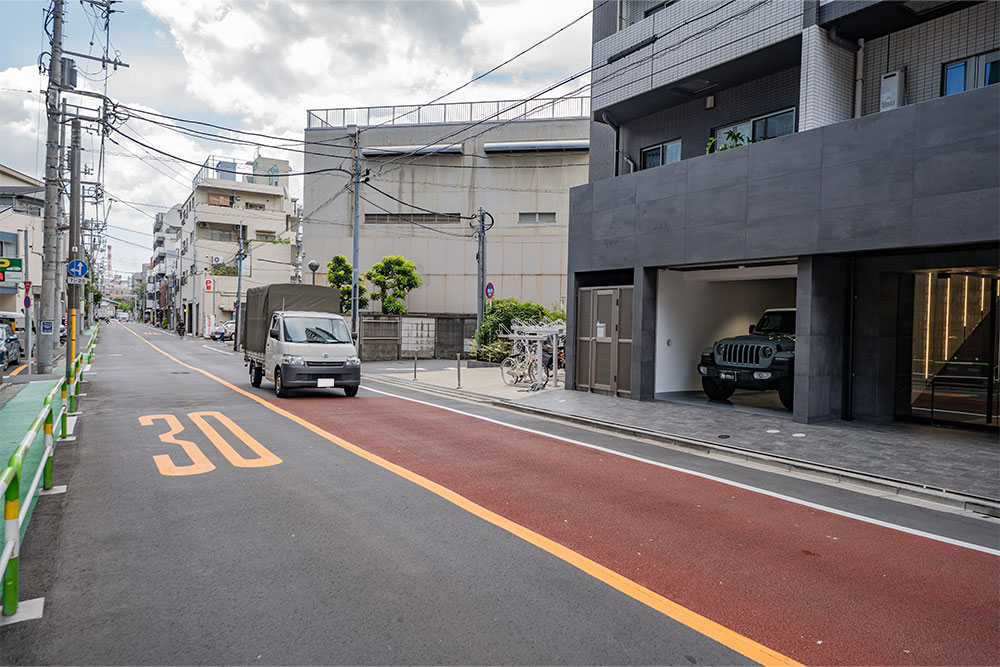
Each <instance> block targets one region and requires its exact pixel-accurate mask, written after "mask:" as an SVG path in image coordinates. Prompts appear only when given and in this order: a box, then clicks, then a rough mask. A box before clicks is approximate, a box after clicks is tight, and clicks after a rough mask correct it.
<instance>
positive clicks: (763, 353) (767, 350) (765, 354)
mask: <svg viewBox="0 0 1000 667" xmlns="http://www.w3.org/2000/svg"><path fill="white" fill-rule="evenodd" d="M760 354H761V356H762V357H764V358H765V359H770V358H771V355H772V354H774V350H772V349H771V348H769V347H765V348H764V349H762V350H761V351H760Z"/></svg>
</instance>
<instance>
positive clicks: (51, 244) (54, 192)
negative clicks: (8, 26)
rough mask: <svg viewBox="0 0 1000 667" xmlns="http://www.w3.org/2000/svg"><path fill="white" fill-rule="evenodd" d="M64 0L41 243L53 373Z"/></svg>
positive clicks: (45, 334)
mask: <svg viewBox="0 0 1000 667" xmlns="http://www.w3.org/2000/svg"><path fill="white" fill-rule="evenodd" d="M62 28H63V0H53V2H52V42H51V51H50V54H51V56H50V58H49V85H48V88H47V89H46V91H45V98H46V99H45V111H46V117H47V119H48V126H47V128H46V133H45V223H44V227H43V230H44V237H43V241H42V294H41V303H40V304H39V305H40V311H41V316H42V328H41V331H40V332H39V334H40V335H39V338H38V372H39V373H51V372H52V366H53V363H52V362H53V359H54V357H55V354H54V341H55V339H56V337H57V336H58V334H55V333H54V332H55V330H56V329H55V326H56V324H55V319H56V270H57V268H58V262H59V257H58V253H57V250H56V227H57V226H58V224H59V151H60V150H61V148H62V147H61V146H60V144H59V143H58V139H59V125H60V122H59V121H60V113H59V86H60V84H61V83H62Z"/></svg>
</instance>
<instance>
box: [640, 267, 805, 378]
mask: <svg viewBox="0 0 1000 667" xmlns="http://www.w3.org/2000/svg"><path fill="white" fill-rule="evenodd" d="M795 304H796V301H795V279H794V278H777V279H769V280H746V281H724V282H723V281H720V282H710V281H708V280H705V279H703V278H702V279H692V278H691V277H690V274H688V273H685V272H679V271H667V270H660V271H658V281H657V288H656V385H655V391H656V393H660V392H670V391H690V390H697V389H701V376H700V375H699V374H698V369H697V365H698V360H699V359H700V358H701V353H702V350H704V349H705V348H706V347H710V346H711V345H712V344H713V343H714V342H715V341H717V340H719V339H720V338H725V337H728V336H740V335H745V334H746V333H747V331H748V329H749V327H750V325H751V324H755V323H756V322H757V320H758V319H760V315H761V313H763V312H764V310H765V309H767V308H794V307H795ZM668 341H669V343H668Z"/></svg>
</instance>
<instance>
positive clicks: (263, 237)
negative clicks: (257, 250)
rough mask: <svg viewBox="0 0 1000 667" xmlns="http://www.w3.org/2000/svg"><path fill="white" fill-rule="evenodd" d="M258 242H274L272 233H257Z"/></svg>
mask: <svg viewBox="0 0 1000 667" xmlns="http://www.w3.org/2000/svg"><path fill="white" fill-rule="evenodd" d="M257 240H258V241H274V240H275V236H274V232H257Z"/></svg>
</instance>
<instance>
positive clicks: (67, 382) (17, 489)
mask: <svg viewBox="0 0 1000 667" xmlns="http://www.w3.org/2000/svg"><path fill="white" fill-rule="evenodd" d="M99 330H100V326H99V325H98V327H97V328H96V329H95V330H94V333H93V335H92V336H91V337H90V343H89V344H88V345H87V350H86V352H81V353H80V354H78V355H77V357H76V359H74V360H73V361H72V362H71V363H72V366H71V372H70V376H69V379H64V380H62V381H61V382H59V384H57V385H56V386H54V387H53V388H52V390H51V391H49V393H48V394H46V395H45V398H44V399H43V401H42V409H41V410H39V411H38V415H37V416H36V417H35V419H34V421H32V422H31V426H29V427H28V432H27V433H25V434H24V437H23V438H21V442H20V443H19V444H18V446H17V448H16V449H14V453H13V454H11V457H10V460H9V461H8V463H7V467H6V468H4V469H3V470H2V471H0V487H2V490H3V494H4V510H3V517H4V524H3V550H2V551H0V571H2V572H3V583H2V587H3V588H2V597H3V601H2V607H3V609H2V611H3V615H4V616H11V615H13V614H15V613H17V605H18V591H19V586H18V572H19V564H20V563H19V561H20V552H21V528H22V527H23V526H24V523H25V520H26V519H27V516H28V509H29V508H30V507H31V501H32V499H33V498H34V496H35V492H36V491H37V490H38V484H39V482H41V484H42V488H43V489H51V488H52V454H53V451H54V449H55V440H54V433H53V432H54V430H55V424H56V423H58V424H59V430H60V436H59V437H60V438H65V437H66V436H67V433H68V419H67V418H68V416H69V414H70V413H73V412H76V407H77V401H78V400H79V395H80V380H81V378H80V374H81V372H82V369H83V368H84V366H85V365H86V364H89V363H90V361H91V359H92V358H93V356H94V346H95V344H96V343H97V334H98V332H99ZM67 363H70V362H68V361H67ZM57 393H58V394H59V400H58V401H57V400H56V394H57ZM40 432H44V434H45V437H44V439H43V447H44V449H43V451H42V458H41V459H40V460H39V462H38V469H37V470H36V471H35V476H34V478H32V480H31V484H30V486H29V488H28V493H27V494H26V495H25V503H24V507H21V482H22V481H23V475H22V473H23V466H24V460H25V459H26V458H27V456H28V454H29V453H30V452H31V448H32V447H33V446H34V444H35V440H36V439H37V437H38V434H39V433H40Z"/></svg>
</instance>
